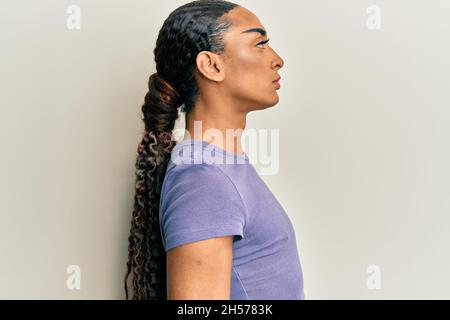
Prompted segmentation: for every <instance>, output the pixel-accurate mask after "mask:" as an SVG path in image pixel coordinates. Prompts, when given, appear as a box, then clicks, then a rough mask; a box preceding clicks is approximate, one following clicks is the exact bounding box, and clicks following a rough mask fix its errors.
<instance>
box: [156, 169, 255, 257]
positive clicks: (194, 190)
mask: <svg viewBox="0 0 450 320" xmlns="http://www.w3.org/2000/svg"><path fill="white" fill-rule="evenodd" d="M159 218H160V231H161V234H162V239H163V244H164V248H165V250H166V251H168V250H170V249H172V248H173V247H176V246H179V245H182V244H186V243H190V242H195V241H200V240H205V239H208V238H213V237H223V236H230V235H232V236H234V238H233V241H236V240H237V239H241V238H244V226H245V221H246V209H245V205H244V203H243V201H242V198H241V196H240V194H239V192H238V190H237V189H236V186H235V185H234V183H233V182H232V181H231V180H230V178H229V177H228V176H227V175H226V174H225V173H224V172H222V170H221V169H220V168H218V167H216V166H214V165H210V164H187V165H180V166H177V168H175V169H174V170H172V171H171V172H170V174H169V175H168V176H167V177H165V180H164V184H163V188H162V191H161V200H160V210H159Z"/></svg>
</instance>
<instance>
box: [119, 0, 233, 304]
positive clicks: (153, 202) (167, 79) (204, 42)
mask: <svg viewBox="0 0 450 320" xmlns="http://www.w3.org/2000/svg"><path fill="white" fill-rule="evenodd" d="M236 6H237V4H235V3H232V2H229V1H224V0H197V1H192V2H190V3H187V4H185V5H183V6H181V7H179V8H177V9H175V10H174V11H173V12H172V13H171V14H170V15H169V17H168V18H167V19H166V20H165V21H164V24H163V26H162V28H161V30H160V31H159V35H158V39H157V41H156V47H155V49H154V51H153V53H154V55H155V62H156V71H157V72H156V73H154V74H152V75H151V76H150V78H149V81H148V89H149V91H148V93H147V94H146V95H145V99H144V101H145V102H144V104H143V105H142V113H143V118H142V120H143V121H144V124H145V131H144V133H143V138H142V141H141V142H140V144H139V146H138V148H137V158H136V186H135V187H136V190H135V197H134V208H133V215H132V219H131V229H130V236H129V238H128V241H129V245H128V262H127V272H126V275H125V279H124V287H125V296H126V299H127V300H128V278H129V276H130V275H132V281H131V283H132V289H133V296H132V299H133V300H144V299H145V300H162V299H167V281H166V252H165V250H164V247H163V245H162V239H161V233H160V229H159V228H160V226H159V201H160V194H161V186H162V182H163V180H164V176H165V172H166V169H167V165H168V162H169V160H170V154H171V151H172V149H173V147H174V142H175V141H174V140H172V131H173V129H174V126H175V121H176V120H177V118H178V108H179V107H181V111H183V112H186V113H188V112H189V111H190V110H192V108H193V107H194V104H195V100H196V98H197V96H198V94H199V89H198V85H197V81H196V79H195V76H194V72H195V71H198V70H197V64H196V57H197V55H198V53H199V52H201V51H210V52H214V53H216V54H220V53H222V52H223V50H224V44H223V37H222V34H223V33H224V32H225V31H226V30H228V28H229V27H230V25H231V24H230V22H229V21H227V20H226V19H225V17H222V16H223V15H224V14H226V13H228V12H229V11H230V10H232V9H233V8H235V7H236Z"/></svg>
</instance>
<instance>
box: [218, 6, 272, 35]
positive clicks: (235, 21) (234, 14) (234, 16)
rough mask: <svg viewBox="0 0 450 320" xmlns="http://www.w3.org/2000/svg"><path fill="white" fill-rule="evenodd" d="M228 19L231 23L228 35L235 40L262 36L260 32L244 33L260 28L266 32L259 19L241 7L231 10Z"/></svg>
mask: <svg viewBox="0 0 450 320" xmlns="http://www.w3.org/2000/svg"><path fill="white" fill-rule="evenodd" d="M226 18H227V20H228V21H229V22H231V27H230V29H229V32H228V33H229V35H230V37H233V38H234V39H235V40H236V39H237V38H240V39H242V40H245V39H248V38H256V37H258V36H261V34H260V33H258V32H248V33H242V32H243V31H246V30H248V29H253V28H260V29H264V30H265V28H264V26H263V25H262V24H261V22H260V21H259V19H258V17H257V16H256V15H255V14H254V13H253V12H251V11H250V10H248V9H246V8H244V7H241V6H238V7H236V8H234V9H233V10H231V11H230V12H229V13H228V14H227V15H226Z"/></svg>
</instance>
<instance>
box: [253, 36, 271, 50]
mask: <svg viewBox="0 0 450 320" xmlns="http://www.w3.org/2000/svg"><path fill="white" fill-rule="evenodd" d="M269 41H270V38H269V39H267V40H265V41H261V42H260V43H258V44H257V45H256V46H259V45H263V44H266V43H269ZM261 49H264V48H261Z"/></svg>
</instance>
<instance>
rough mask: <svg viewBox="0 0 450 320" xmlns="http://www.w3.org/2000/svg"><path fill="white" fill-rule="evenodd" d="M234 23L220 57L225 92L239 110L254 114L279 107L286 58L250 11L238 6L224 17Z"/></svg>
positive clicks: (222, 90)
mask: <svg viewBox="0 0 450 320" xmlns="http://www.w3.org/2000/svg"><path fill="white" fill-rule="evenodd" d="M224 17H225V18H226V19H227V21H229V22H230V23H231V26H230V28H229V29H228V30H227V31H226V32H225V33H224V34H223V41H224V52H223V53H222V54H220V55H219V56H217V58H218V59H219V61H220V66H221V68H222V70H221V71H220V74H221V76H217V78H216V79H219V85H220V87H221V88H220V90H221V92H225V93H226V94H227V99H230V100H231V101H232V104H233V106H234V107H236V108H237V109H238V111H242V112H250V111H254V110H261V109H265V108H268V107H272V106H274V105H276V104H277V103H278V101H279V97H278V93H277V90H278V89H279V88H278V87H277V84H276V83H274V82H273V81H274V80H276V79H278V78H279V77H280V74H279V70H280V68H282V67H283V64H284V61H283V59H282V58H281V57H280V56H279V55H278V54H277V53H276V52H275V50H273V49H272V48H271V47H270V44H268V43H267V40H268V39H269V35H268V31H267V30H266V29H265V28H264V26H263V25H262V24H261V22H260V21H259V19H258V18H257V17H256V16H255V15H254V14H253V13H252V12H250V11H249V10H247V9H245V8H244V7H241V6H238V7H236V8H234V9H233V10H231V11H230V12H228V13H227V14H226V15H225V16H224Z"/></svg>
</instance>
